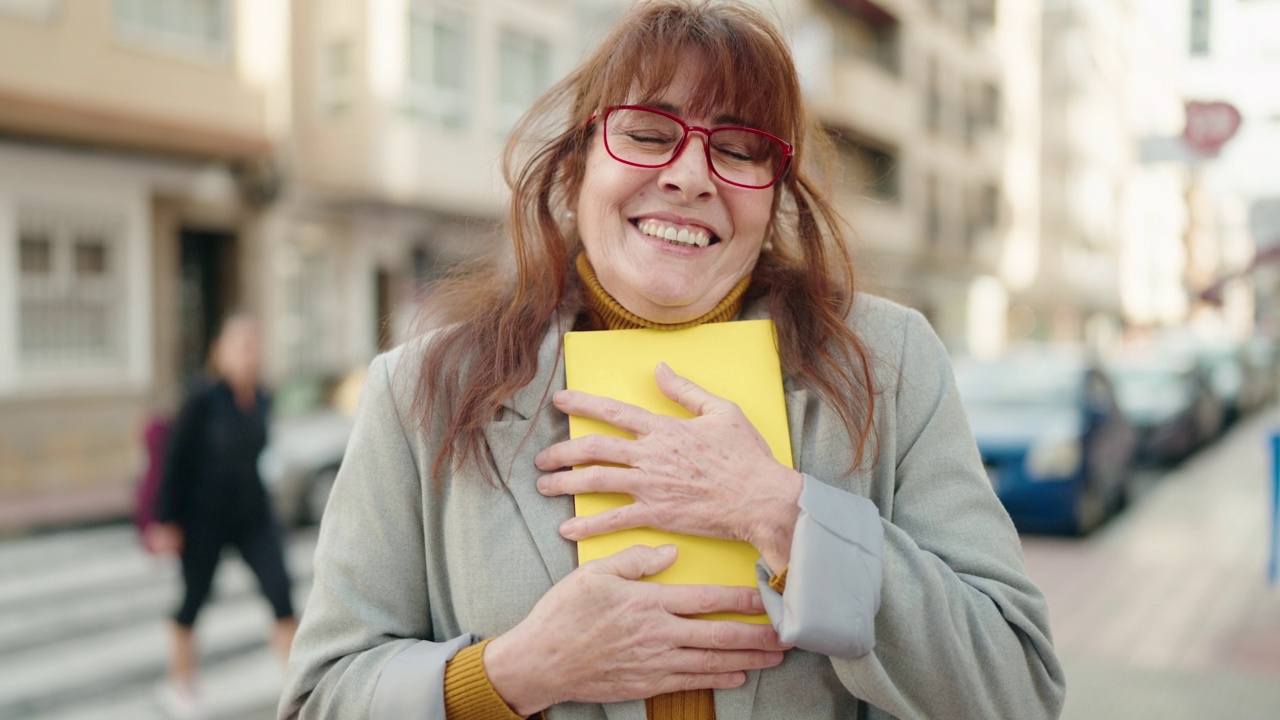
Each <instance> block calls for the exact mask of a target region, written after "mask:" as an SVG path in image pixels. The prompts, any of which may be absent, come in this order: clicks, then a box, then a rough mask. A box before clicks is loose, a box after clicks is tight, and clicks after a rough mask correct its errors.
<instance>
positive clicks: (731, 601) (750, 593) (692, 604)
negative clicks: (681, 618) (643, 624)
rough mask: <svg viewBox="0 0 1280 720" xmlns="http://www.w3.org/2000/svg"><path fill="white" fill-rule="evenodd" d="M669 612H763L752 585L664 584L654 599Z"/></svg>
mask: <svg viewBox="0 0 1280 720" xmlns="http://www.w3.org/2000/svg"><path fill="white" fill-rule="evenodd" d="M658 603H659V605H661V606H662V609H663V610H666V611H667V612H669V613H671V614H672V615H701V614H705V613H716V612H735V613H742V614H743V615H759V614H761V613H763V612H764V601H763V600H761V599H760V591H759V590H758V589H756V588H753V587H734V586H725V585H664V586H662V594H661V597H659V599H658Z"/></svg>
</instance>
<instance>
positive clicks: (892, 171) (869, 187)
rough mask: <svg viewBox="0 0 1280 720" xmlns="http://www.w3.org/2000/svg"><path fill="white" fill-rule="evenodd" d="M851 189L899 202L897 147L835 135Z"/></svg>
mask: <svg viewBox="0 0 1280 720" xmlns="http://www.w3.org/2000/svg"><path fill="white" fill-rule="evenodd" d="M833 136H834V137H833V139H834V140H835V143H836V149H837V150H838V151H839V154H840V165H841V169H842V174H843V177H844V178H845V181H846V182H847V184H848V189H849V190H851V191H852V192H855V193H858V194H860V195H863V196H866V197H869V198H872V199H874V200H879V201H883V202H896V201H897V200H898V152H897V150H896V149H895V148H892V147H888V146H882V145H879V144H876V143H870V142H865V141H862V140H859V139H855V138H853V137H850V136H848V135H845V134H843V133H839V132H836V133H833Z"/></svg>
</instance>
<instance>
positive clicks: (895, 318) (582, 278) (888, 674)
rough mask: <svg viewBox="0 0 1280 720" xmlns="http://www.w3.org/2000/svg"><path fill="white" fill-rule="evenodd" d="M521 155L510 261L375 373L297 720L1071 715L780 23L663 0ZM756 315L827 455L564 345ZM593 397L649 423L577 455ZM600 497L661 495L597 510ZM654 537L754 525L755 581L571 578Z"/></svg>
mask: <svg viewBox="0 0 1280 720" xmlns="http://www.w3.org/2000/svg"><path fill="white" fill-rule="evenodd" d="M508 147H509V150H508V154H507V158H506V166H507V168H508V181H509V183H510V185H511V187H512V201H511V202H512V204H511V214H510V218H509V233H510V236H511V238H512V241H513V245H514V250H515V252H514V260H513V261H508V262H507V263H506V264H505V265H502V264H497V265H495V269H492V270H488V271H483V272H481V273H478V274H473V275H471V276H470V278H469V279H467V280H456V281H453V282H452V283H449V284H446V285H445V286H444V287H443V288H441V289H440V290H439V291H438V292H437V293H436V294H435V295H434V296H433V298H432V299H431V301H430V303H429V306H428V308H427V310H428V312H429V313H432V314H431V316H430V317H431V320H432V327H433V329H432V331H431V332H429V333H428V334H426V335H425V336H424V337H423V338H422V339H421V340H419V341H415V342H413V343H411V344H409V345H407V346H405V347H402V348H399V349H397V350H395V351H393V352H391V353H389V354H387V355H385V356H383V357H381V358H379V359H377V360H375V362H374V364H373V367H372V369H371V371H370V374H369V380H368V381H367V384H366V386H365V390H364V397H363V398H362V400H361V402H362V408H361V412H360V417H359V419H358V421H357V424H356V429H355V432H354V435H353V437H352V439H351V443H350V445H349V448H348V455H347V457H346V459H345V460H344V463H343V468H342V472H341V474H340V476H339V478H338V481H337V484H336V487H335V489H334V494H333V496H332V498H331V501H330V505H329V509H328V510H327V512H326V516H325V520H324V524H323V526H322V528H321V533H320V540H319V546H318V548H317V554H316V576H315V584H314V587H313V590H312V592H311V596H310V599H309V605H308V609H307V612H306V614H305V615H304V618H303V621H302V627H301V629H300V631H299V635H298V639H297V641H296V643H295V645H294V650H293V661H292V663H293V664H292V665H291V667H290V670H289V673H288V679H287V687H286V690H285V694H284V696H283V698H282V702H281V709H280V711H281V712H280V714H281V716H282V717H308V718H310V717H335V718H345V717H370V718H399V717H428V718H444V717H448V718H462V717H516V716H528V715H531V714H535V713H538V712H542V713H544V714H545V716H546V717H548V718H600V717H608V718H610V719H611V720H620V719H623V718H626V719H632V720H639V719H640V718H645V717H649V718H710V717H720V718H722V720H727V719H729V718H749V717H750V718H808V717H850V718H852V717H870V718H888V717H901V718H943V717H956V718H994V717H1013V718H1038V717H1056V715H1057V713H1058V711H1059V709H1060V707H1061V703H1062V695H1063V679H1062V671H1061V669H1060V667H1059V665H1058V663H1057V661H1056V659H1055V657H1054V654H1053V648H1052V645H1051V642H1050V638H1049V633H1048V628H1047V611H1046V608H1045V603H1044V599H1043V597H1042V595H1041V594H1040V592H1039V591H1038V590H1037V588H1036V587H1035V586H1034V585H1033V584H1032V583H1031V582H1030V581H1029V580H1028V579H1027V576H1026V573H1025V570H1024V567H1023V564H1022V558H1021V551H1020V547H1019V544H1018V539H1017V536H1016V534H1015V533H1014V530H1013V528H1012V526H1011V524H1010V522H1009V520H1008V517H1007V516H1006V515H1005V513H1004V512H1003V510H1002V509H1001V507H1000V505H999V503H998V501H997V500H996V498H995V495H994V494H993V493H992V492H991V488H990V485H989V484H988V482H987V479H986V476H985V473H984V472H983V469H982V466H981V463H980V461H979V457H978V454H977V451H976V448H975V446H974V443H973V439H972V436H971V434H970V432H969V430H968V426H967V424H966V421H965V418H964V415H963V411H962V410H961V407H960V405H959V401H958V398H957V396H956V393H955V389H954V386H953V382H952V378H951V373H950V368H949V365H948V361H947V356H946V354H945V352H944V350H943V348H942V347H941V345H940V343H939V342H938V340H937V338H936V336H935V335H934V334H933V333H932V332H931V330H930V329H929V327H928V325H927V323H926V322H925V321H924V320H923V319H922V318H921V317H920V316H919V315H918V314H917V313H914V312H912V311H909V310H906V309H904V308H901V307H899V306H896V305H893V304H891V303H889V302H886V301H883V300H878V299H874V298H870V297H866V296H862V295H856V294H855V293H854V289H853V276H852V270H851V263H850V260H849V257H848V255H847V251H846V250H845V247H844V242H843V236H842V234H841V231H840V226H839V223H838V219H837V217H836V215H835V214H834V212H833V211H832V209H831V207H830V205H829V202H828V201H827V200H826V199H825V198H824V196H823V195H822V194H821V193H820V192H819V191H818V189H817V187H818V186H817V184H816V182H817V176H816V175H815V174H814V172H815V168H814V167H813V161H814V160H815V159H817V158H821V157H824V156H829V155H830V148H829V146H828V144H827V142H826V141H825V140H824V135H823V134H822V131H821V129H820V128H819V127H818V126H817V125H815V124H814V123H813V122H812V121H811V120H810V119H808V118H807V117H806V115H805V111H804V105H803V102H802V99H801V96H800V91H799V87H798V82H797V79H796V74H795V70H794V67H793V65H792V62H791V58H790V56H789V53H788V50H787V46H786V43H785V41H784V40H783V38H782V37H781V36H780V34H779V33H778V32H777V30H776V29H775V28H774V27H773V26H772V25H771V24H770V23H769V22H768V21H767V20H765V19H764V18H763V17H762V16H760V15H759V14H758V13H756V12H755V11H753V10H750V9H748V8H746V7H744V6H741V5H738V4H736V3H731V2H710V3H705V4H704V3H696V2H690V1H688V0H659V1H657V2H650V3H645V4H641V5H638V6H636V7H635V8H633V9H632V10H631V11H630V12H629V13H628V14H627V15H626V16H625V17H624V18H623V19H622V20H621V22H620V23H619V24H618V26H617V27H616V28H615V29H614V31H613V32H612V34H611V35H610V36H609V37H608V38H607V39H606V40H605V41H604V43H603V44H602V45H601V49H600V50H599V51H597V52H596V53H595V54H594V55H593V56H591V57H590V58H589V59H588V60H587V61H586V62H585V64H584V65H583V66H582V67H581V68H579V69H578V70H577V71H575V72H574V73H573V74H572V75H570V76H569V77H568V78H567V79H565V80H564V81H562V82H561V83H560V84H558V85H557V86H556V87H555V88H553V89H552V90H551V91H550V92H549V93H548V94H547V95H546V96H545V97H544V98H542V99H541V100H540V101H539V102H538V104H537V105H536V106H535V107H534V108H533V109H532V111H531V112H530V113H529V115H528V116H526V118H525V119H524V121H523V122H522V124H521V125H520V127H518V128H517V130H516V132H515V133H514V135H513V138H512V140H511V143H510V145H509V146H508ZM526 148H531V150H530V151H529V152H525V149H526ZM504 267H505V268H509V271H507V272H503V271H502V270H499V269H496V268H504ZM745 318H772V319H773V321H774V322H775V324H776V326H777V330H778V336H779V349H780V353H781V356H782V360H783V368H784V372H785V374H786V379H785V381H786V391H787V408H788V416H789V422H790V425H791V433H792V438H793V440H792V444H793V451H794V453H795V457H796V466H797V468H798V471H797V470H792V469H790V468H787V467H785V466H782V465H780V464H778V463H777V462H776V461H774V460H773V459H772V457H771V456H770V455H769V453H768V451H767V448H765V446H764V443H763V442H762V440H761V439H760V436H759V434H758V433H757V432H756V431H755V429H754V428H753V427H751V425H750V423H749V422H747V421H746V419H745V418H744V417H743V416H742V415H741V412H740V411H739V410H738V409H737V408H736V407H735V406H733V405H732V404H731V403H727V402H726V401H723V400H721V399H719V398H716V397H715V396H712V395H710V394H709V393H707V392H705V391H704V390H702V389H700V388H698V387H697V386H695V385H693V384H692V383H690V382H689V381H687V380H685V379H683V378H680V377H678V376H676V375H675V374H674V373H673V372H672V371H671V370H670V369H669V368H666V367H665V366H659V368H658V369H657V370H656V373H655V382H656V383H657V384H658V386H659V387H661V388H662V389H663V391H664V392H665V393H666V394H667V395H668V397H671V398H672V399H674V400H676V401H678V402H680V403H681V404H682V405H684V406H685V407H686V408H687V409H689V410H690V411H691V412H693V414H694V416H695V417H693V418H691V419H688V420H676V419H672V418H661V417H656V416H653V415H649V414H648V413H646V412H644V411H643V410H640V409H638V408H635V407H630V406H625V405H623V404H621V403H617V402H615V401H612V400H610V399H608V398H599V397H592V396H588V395H585V394H583V393H580V392H572V391H566V390H564V389H563V388H564V386H565V385H564V371H563V355H562V350H561V348H562V337H563V334H564V333H565V332H566V331H568V330H571V329H602V328H621V327H641V326H643V327H658V328H673V327H685V326H689V325H694V324H698V323H701V322H715V321H723V320H733V319H745ZM567 414H577V415H584V416H588V417H594V418H597V419H602V420H605V421H607V422H610V423H612V424H614V425H615V426H617V427H619V428H621V429H623V430H626V431H628V432H629V433H631V434H632V435H634V436H636V440H634V441H629V440H609V439H602V438H600V437H594V438H592V437H588V438H581V439H576V440H569V439H567V438H568V427H567V421H566V415H567ZM598 463H613V464H615V465H618V466H625V467H609V468H602V467H600V466H598V465H596V464H598ZM575 465H589V466H591V467H589V468H588V469H583V470H572V469H569V468H571V467H572V466H575ZM597 490H607V491H615V492H624V493H628V494H630V495H632V496H633V497H634V498H635V500H636V502H635V503H633V504H631V505H627V506H624V507H623V508H621V509H619V510H616V511H610V512H607V513H603V514H601V515H598V516H594V517H590V518H573V509H572V502H571V495H572V494H574V493H580V492H591V491H597ZM633 526H650V527H655V528H659V529H664V530H670V531H676V532H683V533H691V534H697V535H704V536H711V537H718V538H729V539H735V540H744V541H747V542H750V543H751V544H753V545H754V546H755V547H756V548H757V549H758V550H760V553H761V560H760V563H759V565H758V567H757V570H758V573H759V575H760V578H761V583H760V588H759V589H758V590H757V589H754V588H751V589H748V588H726V587H711V586H684V587H680V586H664V585H658V584H655V583H645V582H637V580H638V579H639V578H641V577H644V576H648V575H652V574H655V573H657V572H659V571H661V570H662V569H663V568H665V567H667V566H668V565H670V564H671V563H672V562H673V560H674V555H673V551H672V549H671V548H669V547H668V548H647V547H634V548H630V549H628V550H625V551H623V552H621V553H618V554H617V555H615V556H612V557H608V558H604V559H601V560H597V561H593V562H589V563H586V564H584V565H583V566H581V567H578V568H576V569H575V567H574V566H575V550H574V544H573V543H574V541H577V540H580V539H582V538H585V537H589V536H592V535H596V534H600V533H604V532H609V531H612V530H616V529H620V528H623V527H633ZM765 609H767V610H768V616H769V619H770V620H771V623H772V624H771V625H763V626H762V625H752V624H747V623H738V622H731V621H720V622H713V621H707V620H697V619H691V618H688V617H686V616H688V615H692V614H696V613H702V612H711V611H737V612H743V613H761V612H762V611H764V610H765Z"/></svg>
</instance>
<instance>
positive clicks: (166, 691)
mask: <svg viewBox="0 0 1280 720" xmlns="http://www.w3.org/2000/svg"><path fill="white" fill-rule="evenodd" d="M156 703H158V704H159V705H160V709H161V710H163V711H164V712H165V714H167V715H168V716H169V717H171V718H173V720H199V718H200V717H201V713H200V700H199V698H198V697H196V694H195V692H194V691H192V690H188V689H186V688H181V687H178V686H176V685H174V684H173V683H172V682H170V681H168V680H162V681H160V684H159V685H157V686H156Z"/></svg>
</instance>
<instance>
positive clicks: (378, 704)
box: [369, 634, 478, 720]
mask: <svg viewBox="0 0 1280 720" xmlns="http://www.w3.org/2000/svg"><path fill="white" fill-rule="evenodd" d="M477 640H478V638H476V637H475V636H474V635H471V634H466V635H462V636H460V637H456V638H453V639H452V640H448V641H445V642H441V643H433V642H425V641H424V642H420V643H418V644H417V645H413V646H411V647H409V648H408V649H407V650H405V651H404V652H402V653H400V654H399V655H396V656H395V657H393V658H391V662H388V663H387V665H386V667H384V668H383V669H382V674H381V675H380V676H379V677H378V687H377V689H376V690H374V692H373V706H372V707H371V708H370V709H369V718H370V720H402V719H403V718H414V717H420V718H443V717H446V715H445V710H444V669H445V664H446V663H448V662H449V660H450V659H452V658H453V656H454V655H456V654H457V653H458V651H459V650H461V649H462V648H465V647H467V646H468V645H473V644H475V642H476V641H477Z"/></svg>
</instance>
